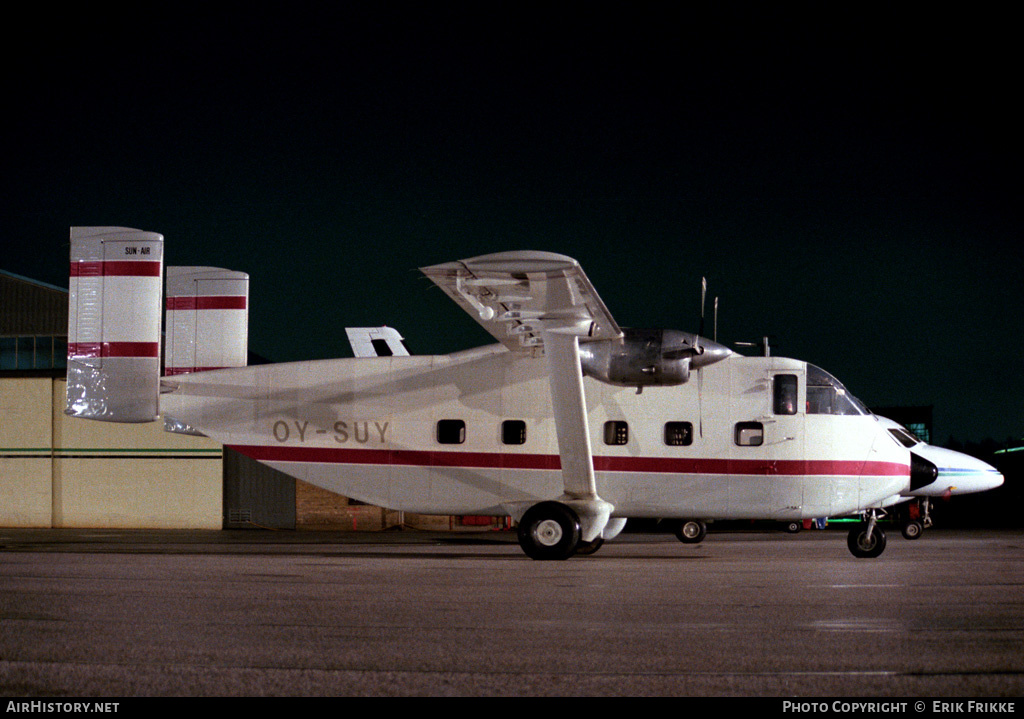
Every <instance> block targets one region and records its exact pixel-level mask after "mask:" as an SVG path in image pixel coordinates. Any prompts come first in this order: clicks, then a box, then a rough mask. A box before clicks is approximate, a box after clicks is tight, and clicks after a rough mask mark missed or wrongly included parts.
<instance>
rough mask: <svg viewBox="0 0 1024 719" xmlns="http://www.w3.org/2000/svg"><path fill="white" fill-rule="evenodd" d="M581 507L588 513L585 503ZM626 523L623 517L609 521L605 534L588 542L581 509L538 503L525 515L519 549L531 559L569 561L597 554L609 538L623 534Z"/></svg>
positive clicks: (519, 531) (521, 524)
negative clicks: (577, 556)
mask: <svg viewBox="0 0 1024 719" xmlns="http://www.w3.org/2000/svg"><path fill="white" fill-rule="evenodd" d="M608 506H609V507H610V505H608ZM577 508H578V509H579V511H581V512H584V513H586V511H587V505H586V504H585V503H584V504H583V505H577ZM585 516H586V515H585ZM625 524H626V520H625V519H622V518H613V519H608V520H607V522H605V523H604V524H603V529H602V531H601V532H600V533H598V535H597V536H596V537H594V538H593V539H591V540H590V541H589V542H588V541H586V540H584V539H583V534H584V532H583V528H582V526H583V523H582V522H580V515H579V514H578V513H577V509H574V508H573V507H571V506H569V504H563V503H562V502H556V501H548V502H540V503H538V504H535V505H533V506H532V507H530V508H529V509H527V510H526V512H524V513H523V516H522V518H521V519H520V520H519V526H518V528H517V533H518V538H519V546H520V547H522V548H523V551H524V552H525V553H526V556H528V557H530V558H531V559H568V558H569V557H572V556H575V555H577V554H578V555H580V556H587V555H590V554H593V553H594V552H596V551H597V550H598V549H600V548H601V546H602V545H603V544H604V542H605V539H610V538H612V537H614V536H616V535H617V534H618V533H619V532H621V531H622V528H623V527H624V526H625Z"/></svg>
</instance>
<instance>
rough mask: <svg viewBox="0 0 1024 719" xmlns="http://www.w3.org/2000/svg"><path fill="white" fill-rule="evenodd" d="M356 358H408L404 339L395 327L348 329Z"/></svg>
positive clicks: (346, 330) (349, 339) (346, 331)
mask: <svg viewBox="0 0 1024 719" xmlns="http://www.w3.org/2000/svg"><path fill="white" fill-rule="evenodd" d="M345 334H347V335H348V342H349V344H350V345H352V353H353V354H354V355H355V356H356V357H408V356H409V350H408V349H406V347H405V342H404V338H403V337H402V335H400V334H399V333H398V330H396V329H395V328H394V327H346V328H345Z"/></svg>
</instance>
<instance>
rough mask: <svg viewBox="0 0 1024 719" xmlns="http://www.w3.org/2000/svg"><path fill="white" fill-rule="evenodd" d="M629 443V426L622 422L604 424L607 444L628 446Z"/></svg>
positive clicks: (613, 421)
mask: <svg viewBox="0 0 1024 719" xmlns="http://www.w3.org/2000/svg"><path fill="white" fill-rule="evenodd" d="M627 442H629V424H627V423H626V422H623V421H622V420H612V421H611V422H605V423H604V443H605V444H626V443H627Z"/></svg>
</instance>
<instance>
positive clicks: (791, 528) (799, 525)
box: [786, 519, 804, 534]
mask: <svg viewBox="0 0 1024 719" xmlns="http://www.w3.org/2000/svg"><path fill="white" fill-rule="evenodd" d="M803 528H804V525H803V522H798V521H796V520H795V519H794V520H793V521H792V522H786V531H787V532H789V533H790V534H797V533H798V532H799V531H800V530H801V529H803Z"/></svg>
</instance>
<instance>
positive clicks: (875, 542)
mask: <svg viewBox="0 0 1024 719" xmlns="http://www.w3.org/2000/svg"><path fill="white" fill-rule="evenodd" d="M866 535H867V527H866V526H860V527H856V528H854V529H851V530H850V534H849V536H847V538H846V546H847V547H849V549H850V553H851V554H853V556H855V557H857V558H859V559H874V558H875V557H877V556H879V555H880V554H881V553H882V552H884V551H885V532H883V531H882V530H881V529H879V528H878V527H875V529H874V531H873V532H872V533H871V540H870V541H868V540H867V539H866Z"/></svg>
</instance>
